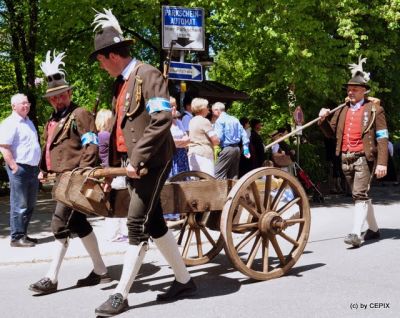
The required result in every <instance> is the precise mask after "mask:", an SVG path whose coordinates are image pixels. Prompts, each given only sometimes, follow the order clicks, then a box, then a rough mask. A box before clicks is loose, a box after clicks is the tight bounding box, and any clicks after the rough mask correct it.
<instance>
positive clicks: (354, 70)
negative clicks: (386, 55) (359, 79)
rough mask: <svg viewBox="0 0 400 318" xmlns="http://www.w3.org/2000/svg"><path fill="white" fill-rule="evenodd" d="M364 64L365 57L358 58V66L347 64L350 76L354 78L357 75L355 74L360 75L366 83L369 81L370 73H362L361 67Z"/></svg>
mask: <svg viewBox="0 0 400 318" xmlns="http://www.w3.org/2000/svg"><path fill="white" fill-rule="evenodd" d="M366 62H367V58H366V57H364V58H361V56H359V58H358V64H355V63H351V64H349V69H350V72H351V76H352V77H354V76H356V75H357V73H360V74H361V75H362V76H363V78H364V80H365V81H366V82H368V81H369V80H370V77H369V75H370V73H367V72H364V71H363V67H362V65H363V64H364V63H366Z"/></svg>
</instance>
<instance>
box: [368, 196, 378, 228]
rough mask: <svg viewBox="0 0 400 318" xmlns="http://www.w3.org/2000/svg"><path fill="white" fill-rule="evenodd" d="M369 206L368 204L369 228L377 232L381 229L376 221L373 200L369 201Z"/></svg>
mask: <svg viewBox="0 0 400 318" xmlns="http://www.w3.org/2000/svg"><path fill="white" fill-rule="evenodd" d="M367 204H368V213H367V223H368V228H369V229H370V230H372V231H374V232H376V231H378V230H379V227H378V224H377V223H376V219H375V213H374V206H373V205H372V202H371V200H368V201H367Z"/></svg>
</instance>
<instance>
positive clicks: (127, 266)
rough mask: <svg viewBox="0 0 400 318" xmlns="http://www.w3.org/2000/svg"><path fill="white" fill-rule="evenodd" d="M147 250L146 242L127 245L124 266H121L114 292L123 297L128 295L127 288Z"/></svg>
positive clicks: (131, 282) (130, 284) (129, 286)
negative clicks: (119, 276)
mask: <svg viewBox="0 0 400 318" xmlns="http://www.w3.org/2000/svg"><path fill="white" fill-rule="evenodd" d="M146 251H147V243H141V244H139V245H129V246H128V249H127V250H126V253H125V258H124V267H123V268H122V274H121V278H120V280H119V283H118V286H117V287H116V288H115V291H114V294H116V293H120V294H121V295H122V297H123V298H124V299H126V298H127V297H128V293H129V290H130V289H131V286H132V284H133V281H134V279H135V277H136V275H137V273H138V272H139V269H140V266H141V265H142V263H143V259H144V256H145V255H146Z"/></svg>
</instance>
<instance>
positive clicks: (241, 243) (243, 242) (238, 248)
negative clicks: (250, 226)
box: [235, 229, 260, 252]
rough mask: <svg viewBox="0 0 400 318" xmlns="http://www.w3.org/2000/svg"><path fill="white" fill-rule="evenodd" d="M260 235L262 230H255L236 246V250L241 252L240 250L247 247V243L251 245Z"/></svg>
mask: <svg viewBox="0 0 400 318" xmlns="http://www.w3.org/2000/svg"><path fill="white" fill-rule="evenodd" d="M259 234H260V230H258V229H257V230H255V231H252V232H250V233H249V234H248V235H247V236H246V237H245V238H244V239H243V240H241V241H240V243H239V244H237V245H236V246H235V249H236V251H237V252H240V250H241V249H242V248H243V247H245V246H246V244H247V243H249V242H250V241H251V240H252V239H253V238H254V237H256V236H257V235H259Z"/></svg>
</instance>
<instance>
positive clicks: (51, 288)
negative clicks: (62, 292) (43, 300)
mask: <svg viewBox="0 0 400 318" xmlns="http://www.w3.org/2000/svg"><path fill="white" fill-rule="evenodd" d="M57 285H58V282H56V283H52V282H51V280H50V278H47V277H44V278H42V279H41V280H39V281H38V282H36V283H34V284H32V285H30V286H29V289H30V290H32V291H34V292H35V293H39V294H43V295H45V294H51V293H54V292H56V291H57Z"/></svg>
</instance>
